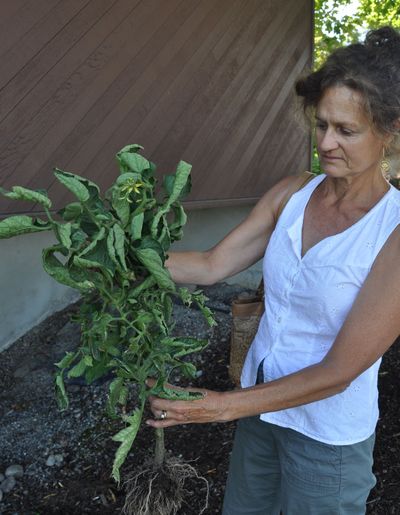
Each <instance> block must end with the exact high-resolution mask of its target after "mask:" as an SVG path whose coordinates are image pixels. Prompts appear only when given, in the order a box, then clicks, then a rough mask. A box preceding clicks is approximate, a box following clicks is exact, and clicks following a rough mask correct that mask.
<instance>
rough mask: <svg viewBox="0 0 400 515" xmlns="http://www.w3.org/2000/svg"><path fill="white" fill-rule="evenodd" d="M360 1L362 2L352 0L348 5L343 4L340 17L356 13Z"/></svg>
mask: <svg viewBox="0 0 400 515" xmlns="http://www.w3.org/2000/svg"><path fill="white" fill-rule="evenodd" d="M359 3H360V2H359V0H352V1H351V2H350V3H349V4H348V5H343V6H341V7H339V10H338V15H339V16H340V17H342V16H345V15H348V16H349V15H350V16H351V15H353V14H355V12H356V10H357V7H358V5H359Z"/></svg>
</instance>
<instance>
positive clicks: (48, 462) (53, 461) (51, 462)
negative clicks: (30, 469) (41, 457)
mask: <svg viewBox="0 0 400 515" xmlns="http://www.w3.org/2000/svg"><path fill="white" fill-rule="evenodd" d="M55 464H56V459H55V457H54V456H53V455H52V454H50V456H49V457H48V458H47V460H46V465H47V466H48V467H54V465H55Z"/></svg>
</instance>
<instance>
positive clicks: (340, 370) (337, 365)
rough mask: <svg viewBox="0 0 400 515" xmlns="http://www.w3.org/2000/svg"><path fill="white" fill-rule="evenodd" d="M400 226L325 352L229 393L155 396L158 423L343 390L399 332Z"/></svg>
mask: <svg viewBox="0 0 400 515" xmlns="http://www.w3.org/2000/svg"><path fill="white" fill-rule="evenodd" d="M399 256H400V228H397V229H396V230H395V231H394V233H393V234H392V235H391V237H390V238H389V240H388V241H387V242H386V244H385V245H384V247H383V249H382V250H381V252H380V253H379V255H378V257H377V259H376V260H375V263H374V265H373V267H372V269H371V272H370V273H369V275H368V277H367V279H366V281H365V283H364V286H363V287H362V289H361V290H360V293H359V295H358V296H357V299H356V301H355V303H354V305H353V307H352V309H351V311H350V313H349V315H348V317H347V319H346V321H345V323H344V325H343V327H342V329H341V331H340V332H339V334H338V336H337V338H336V340H335V342H334V344H333V346H332V348H331V350H330V351H329V352H328V353H327V355H326V357H325V358H324V359H323V360H322V361H321V362H320V363H317V364H315V365H313V366H311V367H307V368H305V369H302V370H300V371H298V372H296V373H294V374H291V375H288V376H285V377H283V378H281V379H278V380H275V381H271V382H269V383H265V384H262V385H257V386H254V387H251V388H244V389H243V390H235V391H231V392H213V391H209V390H200V391H202V392H203V393H205V397H204V398H203V399H201V400H196V401H191V402H173V401H166V400H163V399H153V400H152V409H153V411H154V412H155V413H156V414H157V413H158V410H167V411H168V418H167V419H166V420H164V421H158V420H157V421H149V423H150V424H151V425H153V426H155V427H166V426H169V425H175V424H181V423H189V422H193V423H202V422H210V421H228V420H234V419H237V418H241V417H245V416H251V415H256V414H259V413H265V412H270V411H278V410H282V409H286V408H290V407H294V406H299V405H302V404H308V403H310V402H313V401H317V400H320V399H324V398H326V397H330V396H331V395H335V394H337V393H340V392H342V391H343V390H345V389H346V387H347V386H348V385H349V384H350V383H351V381H353V380H354V379H355V378H356V377H358V376H359V375H360V374H361V373H362V372H364V371H365V370H366V369H367V368H369V367H370V366H371V365H372V364H373V363H374V362H375V361H376V360H377V359H378V358H380V357H381V356H382V355H383V354H384V353H385V352H386V350H387V349H388V348H389V347H390V346H391V344H392V343H393V342H394V340H395V339H396V338H397V336H398V335H399V334H400V315H399V313H400V294H399V292H400V270H399V267H398V260H399Z"/></svg>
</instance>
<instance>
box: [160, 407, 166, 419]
mask: <svg viewBox="0 0 400 515" xmlns="http://www.w3.org/2000/svg"><path fill="white" fill-rule="evenodd" d="M166 418H167V412H166V411H165V410H164V409H163V410H162V411H161V415H160V419H161V420H164V419H166Z"/></svg>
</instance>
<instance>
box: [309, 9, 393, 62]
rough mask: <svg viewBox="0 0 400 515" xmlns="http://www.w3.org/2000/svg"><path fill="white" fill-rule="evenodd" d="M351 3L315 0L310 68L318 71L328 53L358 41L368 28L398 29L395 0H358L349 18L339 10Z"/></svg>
mask: <svg viewBox="0 0 400 515" xmlns="http://www.w3.org/2000/svg"><path fill="white" fill-rule="evenodd" d="M351 4H354V0H315V2H314V8H315V33H314V45H315V47H314V65H315V67H316V68H318V67H319V66H320V65H321V64H322V63H323V62H324V60H325V59H326V57H327V56H328V55H329V53H330V52H332V50H334V49H335V48H338V47H339V46H342V45H345V44H349V43H352V42H356V41H358V40H359V39H360V38H362V37H363V35H364V33H365V32H366V31H367V30H369V29H376V28H378V27H382V26H383V25H391V26H392V27H395V28H400V1H399V0H359V1H358V7H357V10H356V12H355V13H354V14H353V15H344V16H340V15H339V14H340V9H341V8H343V7H345V6H349V5H351Z"/></svg>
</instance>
